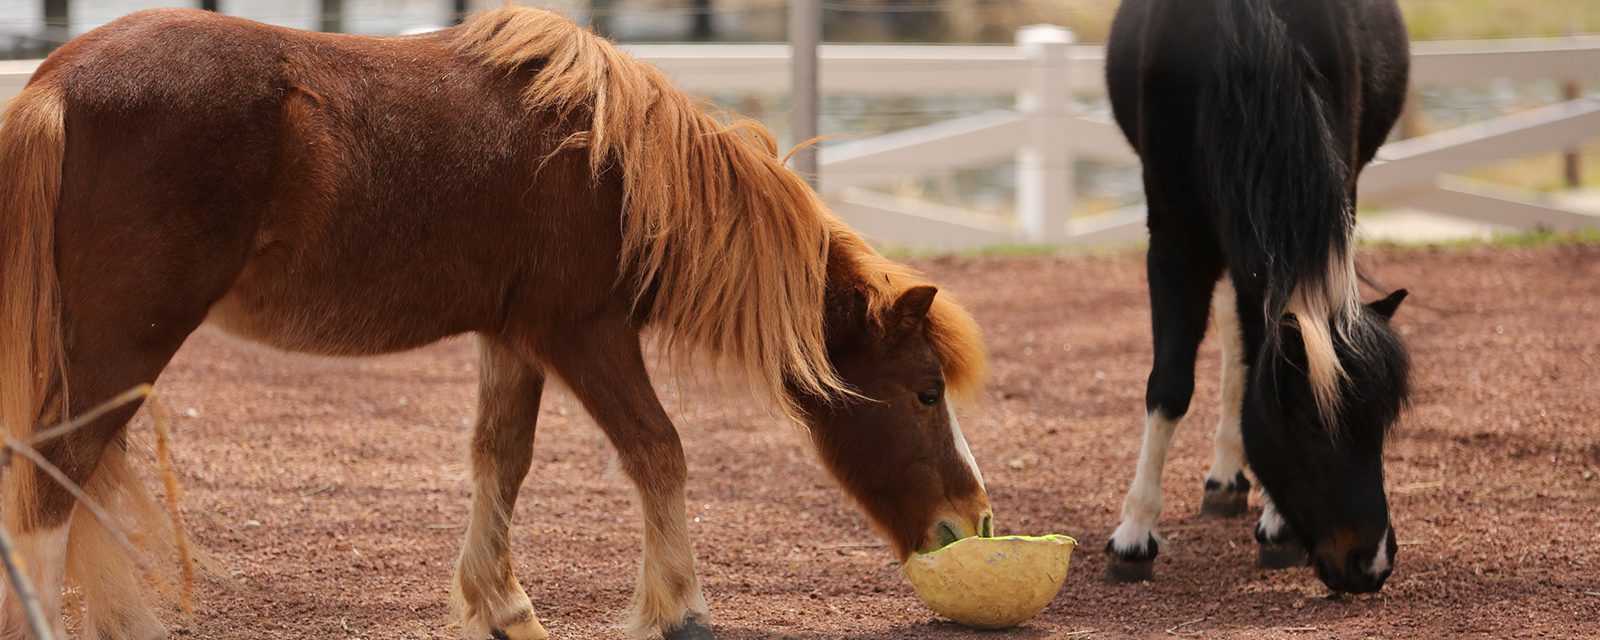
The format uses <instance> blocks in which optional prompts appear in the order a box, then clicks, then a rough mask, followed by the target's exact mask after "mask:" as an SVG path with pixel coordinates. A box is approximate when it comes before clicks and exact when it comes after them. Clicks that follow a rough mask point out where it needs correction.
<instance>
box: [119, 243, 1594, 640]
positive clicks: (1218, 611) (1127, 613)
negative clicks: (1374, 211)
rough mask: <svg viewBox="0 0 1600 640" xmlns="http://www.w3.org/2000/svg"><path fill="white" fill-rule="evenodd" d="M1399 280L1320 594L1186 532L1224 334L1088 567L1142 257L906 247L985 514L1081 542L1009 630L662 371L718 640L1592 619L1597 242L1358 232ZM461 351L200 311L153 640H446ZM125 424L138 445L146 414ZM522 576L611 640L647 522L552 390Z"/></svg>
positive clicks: (1424, 631) (1303, 575)
mask: <svg viewBox="0 0 1600 640" xmlns="http://www.w3.org/2000/svg"><path fill="white" fill-rule="evenodd" d="M1364 261H1365V263H1366V267H1367V269H1368V270H1369V271H1371V272H1372V273H1373V274H1375V275H1376V276H1377V277H1378V278H1379V279H1380V280H1381V281H1383V282H1384V283H1386V284H1391V285H1393V286H1405V287H1408V288H1410V289H1411V291H1412V297H1411V299H1410V300H1408V301H1407V303H1406V304H1405V306H1404V307H1403V308H1402V309H1401V310H1400V313H1399V317H1398V318H1397V326H1398V327H1399V328H1400V330H1401V331H1402V332H1403V333H1404V334H1405V336H1406V337H1407V338H1408V340H1409V341H1410V344H1411V347H1412V349H1413V356H1414V359H1415V362H1416V371H1417V381H1416V389H1417V391H1416V397H1415V401H1416V402H1415V407H1414V409H1413V410H1412V411H1411V412H1410V414H1409V415H1408V416H1407V417H1406V419H1405V420H1404V422H1403V424H1402V425H1401V426H1400V428H1399V430H1398V432H1397V433H1396V436H1395V438H1394V440H1393V442H1392V444H1391V447H1390V452H1389V455H1388V473H1389V488H1390V496H1391V500H1392V502H1393V514H1394V518H1395V528H1396V531H1397V532H1398V535H1399V541H1400V550H1399V557H1398V559H1397V564H1398V568H1397V569H1396V571H1395V573H1394V576H1393V578H1391V579H1390V580H1389V583H1388V586H1387V588H1385V589H1384V591H1383V592H1382V593H1381V594H1377V595H1373V596H1363V597H1357V598H1330V597H1329V596H1328V594H1327V591H1326V590H1325V589H1324V588H1323V587H1322V585H1321V584H1320V583H1318V582H1317V581H1316V579H1315V577H1313V576H1312V574H1311V572H1310V570H1309V569H1296V570H1288V571H1282V572H1266V571H1262V570H1258V569H1257V568H1256V567H1255V564H1254V561H1255V546H1254V541H1253V539H1252V535H1251V532H1252V527H1253V522H1254V520H1253V518H1254V517H1255V515H1256V514H1255V513H1252V514H1251V515H1250V516H1248V517H1246V518H1240V519H1236V520H1212V519H1201V518H1199V517H1197V516H1196V515H1195V514H1196V512H1197V510H1198V508H1199V500H1200V493H1201V492H1200V483H1201V479H1202V475H1203V474H1204V471H1205V466H1206V465H1207V464H1208V463H1209V461H1210V440H1211V433H1212V430H1213V428H1214V426H1215V423H1216V420H1217V386H1218V385H1217V374H1216V370H1217V348H1216V343H1215V341H1214V340H1209V339H1208V341H1207V343H1206V345H1205V346H1204V347H1203V350H1202V358H1201V364H1200V379H1199V384H1198V390H1197V392H1196V399H1195V403H1194V409H1193V410H1192V411H1191V414H1190V416H1189V419H1188V420H1187V422H1186V424H1185V426H1184V427H1183V428H1181V429H1180V430H1179V433H1178V436H1177V439H1176V443H1175V445H1174V447H1173V456H1172V458H1171V460H1170V462H1169V464H1168V475H1167V483H1166V502H1167V509H1166V512H1165V513H1164V515H1163V516H1162V519H1161V526H1160V530H1161V531H1162V532H1163V533H1165V535H1166V536H1167V538H1168V540H1169V541H1170V543H1171V544H1170V549H1169V551H1168V552H1166V553H1165V554H1164V555H1162V556H1161V558H1160V559H1159V560H1158V564H1157V569H1156V570H1157V579H1156V580H1155V581H1154V582H1150V583H1147V584H1141V585H1133V586H1110V585H1107V584H1104V583H1103V582H1102V573H1103V568H1104V562H1105V556H1104V554H1103V553H1102V551H1101V548H1102V546H1103V545H1104V543H1105V542H1104V541H1105V539H1106V537H1107V535H1108V534H1109V533H1110V531H1111V529H1112V528H1113V527H1114V526H1115V525H1116V523H1117V515H1118V510H1119V506H1120V504H1121V499H1122V493H1123V491H1124V490H1125V489H1126V487H1127V483H1128V482H1129V480H1130V479H1131V477H1132V475H1133V464H1134V459H1135V457H1136V456H1137V453H1138V446H1139V433H1140V428H1141V414H1142V406H1143V404H1142V398H1143V394H1144V379H1145V376H1146V374H1147V372H1148V367H1149V363H1150V350H1149V346H1148V345H1149V328H1148V326H1149V324H1148V323H1149V320H1148V311H1147V305H1146V297H1145V293H1144V288H1143V278H1144V268H1143V260H1142V256H1141V255H1139V254H1129V253H1123V254H1115V255H1103V256H1056V257H1018V258H975V259H954V258H947V259H935V260H929V261H923V262H921V266H922V267H924V268H925V269H926V270H927V271H928V272H929V274H930V275H931V276H932V277H933V278H934V279H935V280H936V281H937V282H939V283H940V284H941V285H942V286H943V287H944V288H945V290H947V291H950V292H954V293H956V294H957V295H959V296H961V297H962V298H963V299H964V300H965V301H966V302H967V303H968V304H969V305H970V306H971V307H972V309H973V310H974V312H975V313H976V315H977V316H978V318H979V320H980V321H981V322H982V323H983V325H984V326H985V327H986V330H987V332H988V336H989V341H990V347H991V350H992V353H993V361H994V378H993V382H992V385H991V386H990V388H989V390H988V391H987V392H986V394H985V395H984V396H983V397H982V399H981V401H980V402H979V403H978V404H977V405H976V406H973V407H969V408H966V409H964V410H963V412H962V413H963V426H964V427H965V430H966V432H967V436H968V438H969V440H970V441H971V445H972V449H973V450H974V451H975V453H976V454H977V456H978V459H979V462H980V464H981V465H982V466H983V471H984V475H985V477H986V479H987V482H988V486H989V491H990V495H991V498H992V500H993V503H994V507H995V514H996V519H997V528H998V529H999V531H1000V532H1001V533H1007V532H1011V533H1030V534H1037V533H1046V532H1060V533H1067V534H1071V535H1074V536H1076V537H1078V539H1079V540H1080V541H1081V542H1082V543H1083V544H1082V546H1081V547H1080V549H1079V553H1078V554H1077V555H1076V557H1075V558H1074V562H1073V570H1072V573H1071V575H1070V576H1069V577H1068V581H1067V586H1066V588H1065V589H1064V590H1063V592H1062V593H1061V595H1060V596H1059V597H1058V598H1057V599H1056V600H1055V602H1054V603H1053V604H1052V605H1051V606H1050V607H1049V609H1047V610H1046V611H1045V613H1044V614H1043V615H1041V616H1039V617H1038V618H1037V619H1035V620H1033V621H1031V622H1029V623H1027V624H1026V625H1024V626H1022V627H1021V628H1018V629H1015V630H1012V631H1009V632H1002V633H984V632H974V631H969V630H966V629H963V628H961V627H959V626H956V625H954V624H952V623H949V622H944V621H941V620H940V619H938V618H937V617H936V616H934V615H933V614H932V613H931V612H929V611H928V610H927V609H926V608H925V607H923V606H922V604H921V603H920V602H918V601H917V599H916V597H915V595H914V594H912V592H911V589H910V587H909V586H908V585H907V584H906V582H905V581H904V579H903V578H902V577H901V574H900V571H899V568H898V566H897V565H896V563H895V561H894V560H893V559H892V558H891V557H890V554H889V551H888V549H887V547H885V546H884V545H883V544H881V543H880V542H879V541H878V539H877V538H876V536H875V535H874V534H873V532H872V531H871V530H870V528H869V527H868V525H867V523H866V521H865V519H864V517H863V516H861V515H860V514H859V513H858V512H857V511H856V510H855V509H854V508H853V507H852V506H851V505H850V504H848V503H847V502H846V501H845V500H844V498H843V496H842V494H841V493H840V492H839V491H838V490H836V489H835V488H834V487H833V486H832V485H831V483H830V481H829V480H828V479H827V478H826V477H825V476H824V474H823V472H822V471H821V469H820V468H819V467H818V465H817V464H816V462H814V461H813V459H812V457H811V453H810V452H809V451H808V449H807V446H806V444H805V442H804V440H803V438H802V437H801V434H800V433H799V432H798V430H797V429H795V428H794V427H791V426H788V425H786V424H784V423H782V422H780V421H778V420H776V419H774V418H772V417H770V416H768V415H766V414H764V413H762V412H761V411H760V410H755V409H750V408H746V407H741V406H740V405H738V404H730V403H728V402H726V401H720V400H719V399H718V398H717V397H716V396H715V395H713V394H711V393H707V392H703V391H702V392H691V393H685V394H680V393H678V392H677V391H675V390H673V388H672V387H671V386H670V385H663V388H664V389H665V392H664V397H665V399H666V404H667V405H668V406H669V409H671V410H672V411H673V413H674V415H675V417H676V419H677V424H678V425H679V428H680V430H681V431H682V434H683V439H684V442H685V446H686V448H687V449H688V452H689V468H690V481H689V501H690V512H691V514H692V515H693V520H694V521H693V523H692V524H691V525H690V526H691V531H692V533H693V534H694V537H695V549H696V553H697V555H698V560H699V571H700V576H701V579H702V581H703V582H704V586H705V591H706V594H707V596H708V597H709V598H710V601H711V606H712V611H713V615H714V616H715V617H716V626H717V629H718V631H719V637H722V638H726V639H739V638H779V637H783V638H788V637H795V638H837V637H852V638H1002V637H1003V638H1013V637H1014V638H1087V637H1168V636H1173V635H1177V636H1204V637H1248V638H1278V637H1282V638H1335V637H1337V638H1349V637H1367V636H1373V637H1428V638H1442V637H1473V636H1489V637H1497V638H1502V637H1524V636H1533V637H1600V550H1597V546H1600V528H1597V524H1600V477H1597V476H1600V246H1595V245H1589V246H1551V247H1542V248H1531V249H1530V248H1511V247H1494V248H1488V247H1479V248H1466V249H1400V250H1395V249H1388V250H1376V249H1374V250H1366V251H1365V253H1364ZM475 371H476V362H475V355H474V348H473V346H472V345H471V343H470V341H468V340H457V341H452V342H449V343H446V344H441V345H437V346H435V347H432V348H428V349H425V350H421V351H417V352H413V353H407V354H403V355H397V356H392V357H384V358H376V359H365V360H333V359H319V358H312V357H307V356H299V355H286V354H281V353H277V352H273V351H270V350H267V349H265V348H262V347H258V346H255V345H251V344H247V343H244V342H241V341H238V340H236V339H233V338H230V337H227V336H225V335H223V334H221V333H219V332H217V331H215V330H211V329H207V330H203V331H202V332H200V333H199V334H197V335H196V336H195V337H194V338H193V339H192V340H191V342H190V344H189V345H188V346H187V347H186V348H185V349H184V350H183V352H182V353H181V354H180V355H179V357H178V359H177V361H176V363H175V364H174V365H173V366H172V368H171V369H169V371H168V373H167V374H166V376H165V377H164V378H163V379H162V380H161V383H160V385H159V387H158V393H159V395H160V397H161V401H162V402H164V403H165V404H166V405H167V406H168V407H170V408H171V409H172V410H173V412H174V414H175V415H176V416H177V420H176V421H177V424H176V425H175V428H176V438H177V447H178V464H179V467H180V470H181V473H182V477H183V480H184V481H185V483H186V487H187V492H188V493H187V497H186V499H185V511H186V513H187V517H188V519H189V522H190V525H191V527H192V529H193V531H194V534H195V536H196V537H197V538H198V540H199V541H200V542H201V543H202V544H203V545H204V546H206V547H207V548H209V549H210V550H211V551H212V552H213V553H214V554H215V555H216V557H217V559H218V560H220V561H221V563H222V565H223V566H224V567H225V568H226V570H227V571H228V573H229V574H231V580H229V581H220V582H212V583H207V584H204V585H202V587H201V598H200V601H201V604H200V608H199V610H198V612H197V613H196V614H195V615H193V616H189V617H186V618H185V617H177V616H174V617H171V618H169V619H172V620H174V621H175V622H174V624H173V627H174V629H173V630H174V632H175V635H176V636H178V637H197V638H218V639H240V640H247V639H255V638H294V639H302V638H306V639H311V638H315V639H322V638H374V639H376V638H385V639H387V638H454V637H457V635H456V634H457V631H456V629H454V628H453V627H451V622H450V611H449V606H448V579H449V576H450V567H451V563H452V560H453V558H454V554H455V552H456V548H457V544H458V542H459V539H460V537H461V535H462V528H461V525H462V523H463V521H464V519H465V514H466V507H467V499H468V488H467V483H466V481H465V477H466V467H465V464H464V461H465V458H464V455H463V453H462V450H463V443H464V442H465V434H466V425H467V424H468V422H469V420H470V418H471V415H472V410H473V406H474V397H475V382H476V374H475ZM140 421H141V424H139V425H138V426H137V427H136V428H137V429H138V430H139V431H140V432H141V433H145V434H148V433H149V431H148V425H147V424H144V422H145V421H144V419H143V418H141V419H140ZM517 515H518V517H517V520H518V524H517V526H516V529H515V542H514V544H515V547H516V553H517V563H516V564H517V567H518V571H519V575H520V577H521V578H522V581H523V583H524V584H525V585H526V586H527V588H528V591H529V593H530V594H531V595H532V597H533V600H534V603H535V606H536V608H537V609H538V612H539V614H540V616H541V617H542V618H543V620H544V622H545V625H546V626H547V627H548V628H549V630H550V631H551V632H552V633H553V634H555V635H556V636H557V637H561V638H610V637H616V636H618V635H619V632H618V630H617V629H618V627H617V622H618V621H619V620H620V619H621V616H622V614H623V612H624V609H625V608H626V606H627V604H628V601H629V597H630V594H631V592H632V587H633V581H634V576H635V572H636V571H637V561H638V555H639V548H640V541H639V538H638V534H637V532H636V528H637V524H636V523H637V516H636V514H635V510H634V507H633V504H632V498H631V491H630V490H629V489H628V487H627V485H626V483H625V481H624V479H623V478H622V477H621V475H620V474H619V473H617V472H616V471H615V470H614V469H613V463H612V454H611V452H610V450H609V449H608V448H607V446H606V444H605V442H604V440H603V438H602V436H601V435H600V433H599V431H598V430H597V429H595V428H594V426H593V425H592V423H591V422H590V420H589V419H588V417H587V416H585V415H584V414H583V413H582V411H581V409H579V408H578V407H577V405H576V402H575V401H573V400H572V399H571V397H570V396H567V395H566V394H564V393H563V392H560V391H556V392H554V393H551V394H548V395H547V401H546V402H545V405H544V410H543V414H542V416H541V418H540V424H539V436H538V455H537V458H536V461H535V465H534V472H533V474H532V476H531V477H530V478H529V481H528V483H527V485H526V487H525V488H524V489H523V502H522V504H521V508H520V509H519V512H518V514H517Z"/></svg>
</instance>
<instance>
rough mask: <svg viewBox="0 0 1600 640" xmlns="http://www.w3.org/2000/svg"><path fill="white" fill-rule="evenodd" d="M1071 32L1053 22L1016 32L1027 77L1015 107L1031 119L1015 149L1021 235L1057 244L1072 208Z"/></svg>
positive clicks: (1029, 239) (1062, 235)
mask: <svg viewBox="0 0 1600 640" xmlns="http://www.w3.org/2000/svg"><path fill="white" fill-rule="evenodd" d="M1074 40H1075V38H1074V37H1073V35H1072V32H1071V31H1068V30H1067V29H1064V28H1062V27H1057V26H1053V25H1042V24H1041V25H1032V26H1028V27H1023V28H1021V29H1018V30H1017V48H1018V49H1020V50H1021V51H1022V55H1023V56H1024V57H1026V58H1027V60H1028V62H1027V65H1028V70H1027V78H1026V80H1025V82H1024V83H1023V86H1022V89H1021V90H1020V91H1019V92H1018V93H1017V110H1018V111H1021V112H1022V113H1023V115H1024V116H1026V117H1027V119H1028V136H1027V142H1026V144H1024V146H1023V147H1022V148H1021V149H1020V150H1018V151H1017V218H1018V223H1019V224H1018V226H1019V231H1020V232H1021V234H1022V239H1023V240H1024V241H1026V242H1029V243H1037V244H1054V243H1059V242H1061V241H1063V240H1065V239H1066V237H1067V217H1068V216H1069V215H1070V214H1071V212H1072V207H1073V199H1074V197H1075V194H1074V193H1073V184H1072V180H1073V170H1072V147H1071V145H1070V144H1069V141H1068V140H1067V135H1068V130H1069V128H1070V127H1071V122H1070V121H1071V119H1072V113H1071V108H1072V92H1071V91H1070V87H1071V84H1070V81H1071V77H1070V76H1069V75H1068V74H1069V73H1070V69H1071V66H1070V65H1071V63H1072V43H1073V41H1074Z"/></svg>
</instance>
